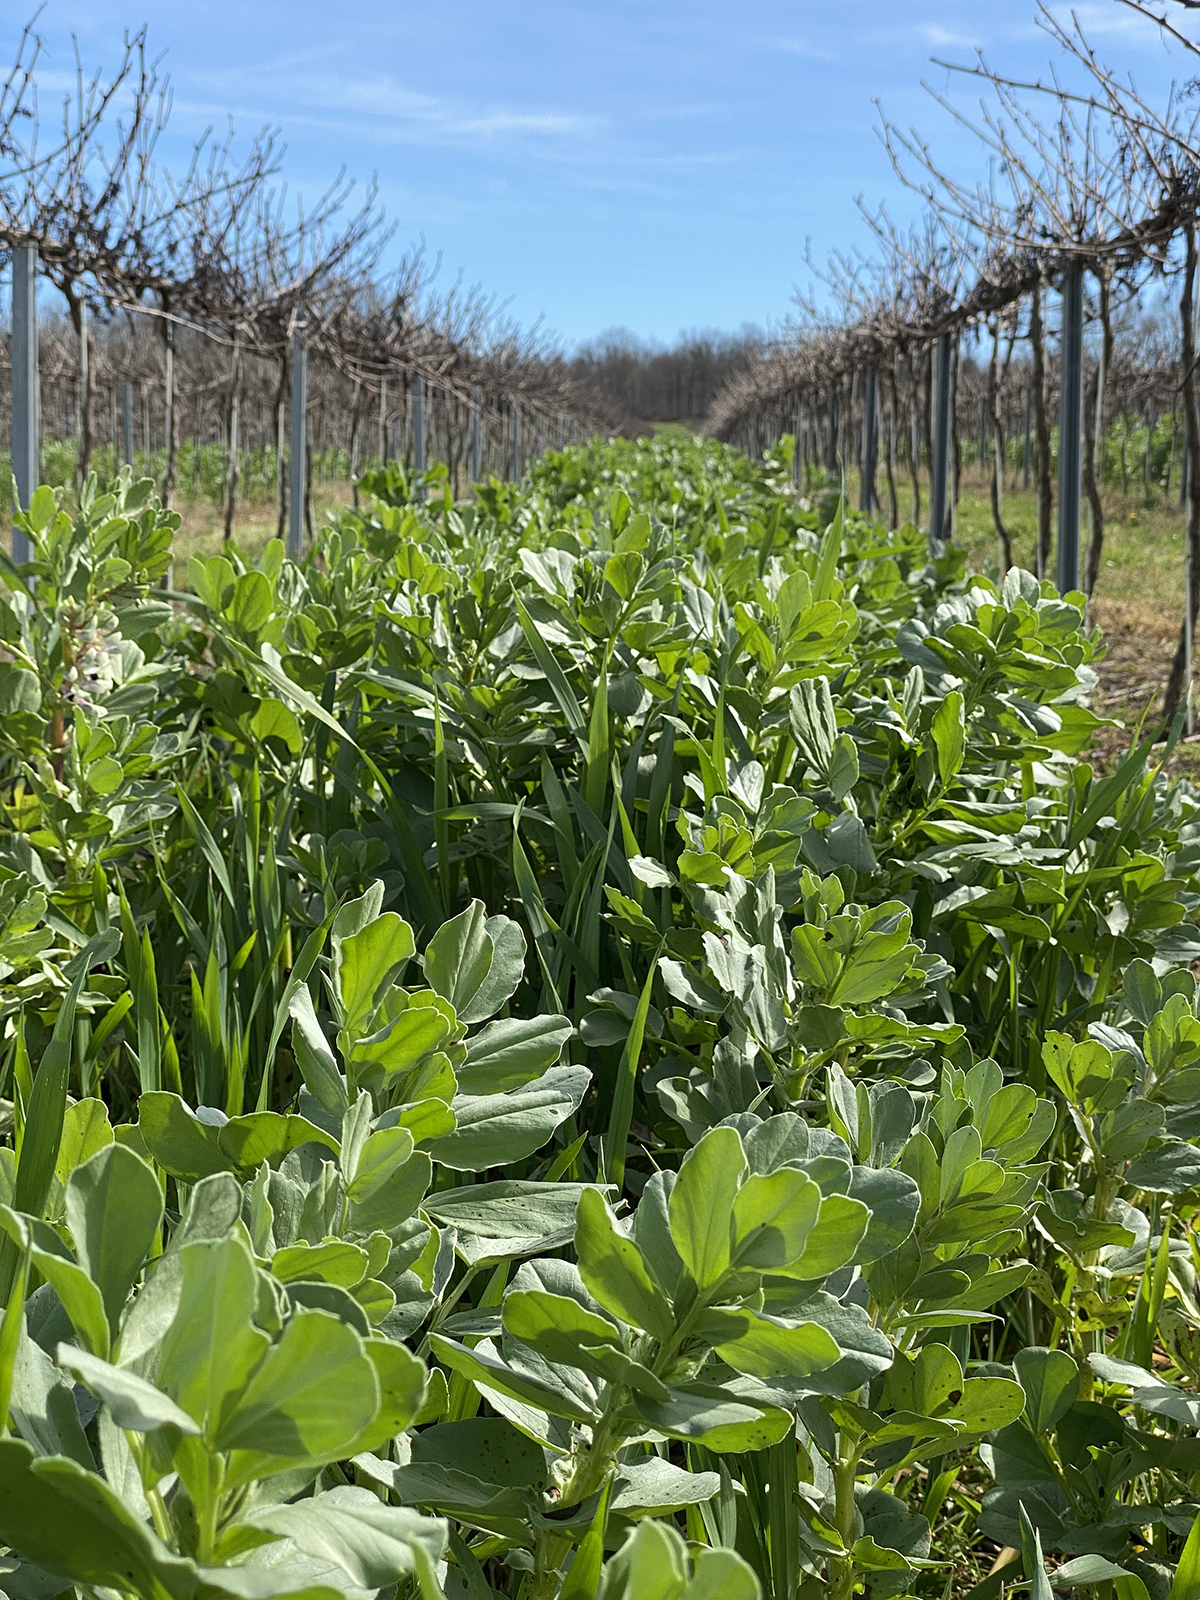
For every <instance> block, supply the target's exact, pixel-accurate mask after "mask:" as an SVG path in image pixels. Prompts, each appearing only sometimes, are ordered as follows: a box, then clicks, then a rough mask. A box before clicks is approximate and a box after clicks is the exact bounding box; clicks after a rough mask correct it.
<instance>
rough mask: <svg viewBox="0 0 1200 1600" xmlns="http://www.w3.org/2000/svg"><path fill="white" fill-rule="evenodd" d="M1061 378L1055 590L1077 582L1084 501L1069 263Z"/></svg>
mask: <svg viewBox="0 0 1200 1600" xmlns="http://www.w3.org/2000/svg"><path fill="white" fill-rule="evenodd" d="M1062 313H1063V315H1062V383H1061V390H1060V400H1059V413H1058V592H1059V594H1066V593H1067V592H1068V590H1071V589H1077V588H1078V587H1079V513H1080V507H1081V505H1082V501H1083V268H1082V267H1080V266H1071V267H1068V268H1067V271H1066V274H1065V276H1064V278H1063V288H1062Z"/></svg>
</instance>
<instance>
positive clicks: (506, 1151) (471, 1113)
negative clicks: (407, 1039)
mask: <svg viewBox="0 0 1200 1600" xmlns="http://www.w3.org/2000/svg"><path fill="white" fill-rule="evenodd" d="M590 1082H591V1074H590V1073H589V1072H588V1070H587V1068H586V1067H551V1068H550V1070H549V1072H547V1073H545V1074H544V1075H543V1076H542V1077H540V1078H538V1079H536V1080H535V1081H534V1082H533V1083H528V1084H525V1085H524V1086H523V1087H521V1088H519V1089H510V1090H509V1091H508V1092H507V1093H505V1094H485V1095H458V1096H456V1098H455V1100H454V1104H453V1108H452V1109H453V1111H454V1119H455V1127H454V1132H453V1133H448V1134H446V1135H445V1137H444V1138H441V1139H437V1140H435V1141H434V1142H433V1144H432V1146H431V1147H430V1149H431V1154H432V1156H433V1159H434V1160H435V1161H437V1162H439V1163H440V1164H441V1165H442V1166H445V1167H453V1168H454V1169H455V1170H456V1171H459V1172H481V1171H483V1170H484V1169H485V1168H487V1167H496V1166H507V1165H508V1164H509V1163H510V1162H512V1161H521V1160H523V1159H524V1158H525V1157H526V1156H528V1155H532V1154H533V1152H534V1151H535V1150H540V1149H541V1147H542V1146H543V1145H544V1144H545V1143H546V1141H547V1139H549V1138H550V1136H551V1135H552V1134H553V1132H554V1130H555V1129H556V1128H557V1127H559V1126H560V1125H561V1124H562V1123H564V1122H565V1121H566V1120H567V1118H568V1117H570V1116H572V1115H574V1113H575V1112H576V1111H577V1110H578V1109H579V1106H580V1104H581V1102H582V1100H583V1096H584V1094H585V1093H586V1091H587V1086H588V1084H589V1083H590Z"/></svg>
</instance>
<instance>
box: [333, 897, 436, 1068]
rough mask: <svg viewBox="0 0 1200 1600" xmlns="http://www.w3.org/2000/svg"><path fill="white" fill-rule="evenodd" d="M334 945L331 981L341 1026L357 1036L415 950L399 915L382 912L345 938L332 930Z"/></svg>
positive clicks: (409, 934)
mask: <svg viewBox="0 0 1200 1600" xmlns="http://www.w3.org/2000/svg"><path fill="white" fill-rule="evenodd" d="M335 927H336V924H335ZM334 946H335V959H334V966H333V984H334V993H335V995H336V996H337V1000H338V1004H339V1006H340V1008H341V1017H340V1021H341V1026H342V1027H343V1028H344V1029H345V1030H346V1031H347V1032H348V1033H349V1034H351V1035H352V1036H353V1037H355V1038H358V1037H361V1035H362V1034H363V1033H365V1032H366V1031H367V1024H368V1023H369V1021H370V1019H371V1018H372V1017H373V1016H374V1014H375V1010H376V1008H377V1006H378V1005H379V1003H380V1001H381V1000H382V999H383V997H384V995H385V994H386V993H387V991H388V990H389V989H390V988H391V987H392V985H393V984H394V983H395V982H396V980H397V978H398V977H399V976H400V974H401V972H402V971H403V970H404V967H405V966H406V964H407V963H408V961H409V960H410V959H411V958H412V956H413V954H414V952H415V951H416V944H415V942H414V940H413V931H412V929H411V928H410V927H409V925H408V923H407V922H405V921H404V919H403V917H399V916H397V915H396V913H395V912H394V911H385V912H384V913H383V914H382V915H381V916H379V917H376V918H375V920H374V921H373V922H369V923H368V924H367V925H366V927H364V928H361V929H359V931H358V932H357V933H353V934H351V935H350V936H349V937H348V938H345V939H338V938H337V936H336V933H335V938H334Z"/></svg>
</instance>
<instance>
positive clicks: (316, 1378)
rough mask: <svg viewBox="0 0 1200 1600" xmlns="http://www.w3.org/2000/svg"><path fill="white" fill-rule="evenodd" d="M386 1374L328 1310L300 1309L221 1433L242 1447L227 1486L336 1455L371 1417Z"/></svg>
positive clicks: (218, 1444)
mask: <svg viewBox="0 0 1200 1600" xmlns="http://www.w3.org/2000/svg"><path fill="white" fill-rule="evenodd" d="M380 1398H381V1397H380V1388H379V1379H378V1377H377V1375H376V1371H375V1365H374V1363H373V1362H372V1361H371V1360H370V1358H369V1357H368V1356H367V1354H366V1351H365V1349H364V1347H363V1341H362V1339H360V1338H359V1336H358V1334H357V1333H355V1332H354V1331H353V1330H352V1329H351V1328H348V1327H347V1326H346V1325H345V1323H343V1322H340V1321H339V1320H338V1319H337V1318H336V1317H333V1316H330V1315H329V1313H328V1312H326V1311H296V1312H293V1314H292V1316H291V1317H290V1318H289V1319H288V1321H287V1323H286V1324H285V1326H284V1330H283V1333H282V1334H281V1335H280V1337H279V1339H278V1340H277V1341H276V1342H275V1344H273V1345H272V1346H271V1348H270V1350H269V1351H268V1352H267V1354H266V1356H265V1357H264V1358H263V1360H262V1361H261V1362H260V1363H259V1365H258V1367H257V1368H256V1370H255V1371H254V1373H253V1375H252V1376H251V1378H250V1379H249V1381H248V1382H247V1383H246V1385H245V1387H244V1388H243V1389H241V1391H240V1392H239V1393H238V1395H237V1397H236V1399H235V1400H234V1401H233V1403H232V1405H231V1406H227V1407H226V1409H225V1411H224V1413H223V1415H222V1417H221V1421H220V1424H219V1426H218V1428H217V1430H216V1433H215V1435H214V1438H213V1444H214V1446H215V1448H216V1449H218V1450H228V1451H232V1452H234V1454H233V1455H232V1457H231V1460H230V1465H229V1474H228V1476H227V1478H226V1485H227V1487H230V1488H233V1487H236V1486H237V1485H238V1484H240V1483H249V1482H251V1481H252V1480H253V1479H254V1478H258V1477H266V1476H268V1475H269V1474H270V1473H272V1472H278V1471H282V1470H285V1469H286V1467H287V1466H289V1465H293V1464H296V1465H299V1464H301V1463H305V1462H309V1461H316V1462H319V1461H331V1460H335V1459H337V1457H338V1456H339V1455H340V1454H342V1453H344V1452H345V1451H346V1450H347V1449H348V1448H349V1447H350V1445H351V1444H352V1443H353V1441H354V1440H355V1438H356V1437H357V1436H358V1435H360V1434H361V1433H362V1432H363V1430H364V1429H365V1428H366V1427H367V1426H368V1425H369V1424H370V1423H371V1421H372V1420H373V1419H374V1417H375V1416H376V1414H377V1413H378V1411H379V1406H380Z"/></svg>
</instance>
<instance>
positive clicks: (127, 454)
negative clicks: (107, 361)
mask: <svg viewBox="0 0 1200 1600" xmlns="http://www.w3.org/2000/svg"><path fill="white" fill-rule="evenodd" d="M121 460H122V461H123V462H124V463H125V465H126V466H127V467H131V466H132V465H133V385H132V384H131V383H123V384H122V385H121Z"/></svg>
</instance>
